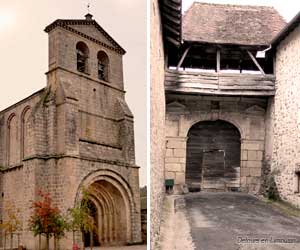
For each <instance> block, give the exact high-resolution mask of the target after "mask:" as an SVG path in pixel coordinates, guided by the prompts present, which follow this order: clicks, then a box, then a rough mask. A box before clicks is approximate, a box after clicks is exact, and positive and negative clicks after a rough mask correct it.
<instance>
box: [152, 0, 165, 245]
mask: <svg viewBox="0 0 300 250" xmlns="http://www.w3.org/2000/svg"><path fill="white" fill-rule="evenodd" d="M150 11H151V15H150V16H151V24H150V25H151V26H150V28H151V30H150V32H151V43H150V46H151V61H150V67H151V74H150V75H151V92H150V98H151V99H150V100H151V106H150V111H151V119H150V120H151V123H150V126H151V128H150V135H151V148H150V149H151V169H150V171H151V174H150V179H151V192H150V193H151V197H150V200H151V207H150V209H151V211H150V215H151V222H150V227H151V236H150V239H151V246H150V247H151V249H153V250H154V249H155V243H156V241H157V239H158V235H159V227H160V221H161V211H162V201H163V198H164V155H165V96H164V92H165V91H164V50H163V43H162V28H161V21H160V13H159V6H158V1H157V0H152V1H151V6H150Z"/></svg>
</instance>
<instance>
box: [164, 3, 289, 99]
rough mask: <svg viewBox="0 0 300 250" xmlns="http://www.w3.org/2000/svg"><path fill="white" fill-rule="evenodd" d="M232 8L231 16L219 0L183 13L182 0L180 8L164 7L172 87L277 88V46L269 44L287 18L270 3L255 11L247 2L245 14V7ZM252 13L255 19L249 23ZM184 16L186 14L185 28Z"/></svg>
mask: <svg viewBox="0 0 300 250" xmlns="http://www.w3.org/2000/svg"><path fill="white" fill-rule="evenodd" d="M163 2H165V3H169V4H170V3H172V4H175V2H177V1H175V0H164V1H163ZM179 6H180V5H179ZM228 8H230V13H231V14H230V18H229V17H228V15H227V16H224V10H223V9H218V6H217V5H214V4H200V3H194V5H193V6H192V7H191V8H190V9H189V10H188V11H187V12H185V13H184V15H183V18H182V19H181V18H179V17H180V13H181V12H180V10H181V7H178V6H177V9H176V10H177V11H175V9H173V11H166V10H165V11H162V19H163V32H164V34H165V35H164V37H165V39H164V46H165V50H166V52H167V53H166V54H167V58H166V64H167V65H166V66H167V68H168V69H167V70H166V77H165V79H166V81H165V88H166V92H184V93H198V94H217V95H246V96H251V95H253V96H272V95H274V94H275V77H274V75H273V74H274V63H273V58H274V51H273V50H272V47H271V46H270V45H269V44H270V41H271V38H272V37H273V35H274V34H273V33H274V32H276V31H277V29H280V28H281V26H282V23H283V22H284V21H283V20H281V19H280V17H278V15H274V13H273V9H270V8H265V9H264V8H263V9H261V10H259V11H255V12H254V11H253V9H249V11H247V9H245V8H244V9H243V16H241V14H240V13H241V11H240V9H238V8H235V7H234V6H229V7H228ZM164 9H165V8H163V10H164ZM228 11H229V10H228ZM216 17H218V18H216ZM248 19H249V20H251V23H252V25H248V24H249V22H248ZM266 19H268V20H266ZM179 20H182V21H181V22H182V25H181V26H182V30H181V32H179V30H178V27H180V24H178V22H179ZM175 21H177V22H175ZM262 22H266V24H265V25H262ZM243 23H244V25H243ZM233 26H236V27H233ZM176 28H177V29H176ZM232 30H234V31H235V32H234V33H233V32H232ZM178 41H181V42H180V43H178Z"/></svg>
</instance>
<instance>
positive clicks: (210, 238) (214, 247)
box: [185, 193, 300, 250]
mask: <svg viewBox="0 0 300 250" xmlns="http://www.w3.org/2000/svg"><path fill="white" fill-rule="evenodd" d="M185 202H186V213H187V217H188V220H189V223H190V226H191V234H192V239H193V242H194V245H195V249H197V250H236V249H239V250H241V249H242V250H250V249H251V250H252V249H253V250H260V249H261V250H262V249H264V250H290V249H293V250H299V249H300V219H299V218H295V217H289V216H287V215H284V214H283V213H281V212H279V211H277V210H275V209H273V207H271V206H270V205H268V204H266V203H264V202H262V201H260V200H258V199H256V198H255V197H253V196H250V195H246V194H241V193H194V194H188V195H186V196H185ZM239 237H241V238H239ZM239 239H240V240H241V239H243V241H244V243H243V244H238V241H239ZM274 239H279V240H281V239H283V240H285V241H286V240H288V239H297V240H299V243H298V244H291V243H281V244H279V243H276V244H274V242H273V243H271V242H272V240H274ZM258 240H259V242H260V243H257V241H258ZM246 241H247V242H248V243H245V242H246ZM249 242H251V244H250V243H249ZM265 242H267V244H266V243H265Z"/></svg>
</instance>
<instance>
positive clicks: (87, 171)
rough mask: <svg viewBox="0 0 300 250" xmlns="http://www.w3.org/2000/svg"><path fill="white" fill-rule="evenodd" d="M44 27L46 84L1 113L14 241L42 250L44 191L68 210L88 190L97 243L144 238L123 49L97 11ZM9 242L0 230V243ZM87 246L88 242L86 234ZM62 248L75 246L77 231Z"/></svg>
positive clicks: (3, 179) (0, 181)
mask: <svg viewBox="0 0 300 250" xmlns="http://www.w3.org/2000/svg"><path fill="white" fill-rule="evenodd" d="M45 31H46V32H47V33H48V35H49V70H48V72H47V86H46V87H45V88H44V89H42V90H40V91H38V92H36V93H34V94H33V95H31V96H30V97H28V98H26V99H24V100H22V101H20V102H18V103H16V104H14V105H12V106H10V107H9V108H7V109H5V110H3V111H1V112H0V166H1V168H0V194H1V195H0V219H1V221H5V220H6V219H7V216H8V214H7V211H6V209H5V206H6V204H8V203H10V204H13V207H14V208H15V210H16V213H17V215H18V217H19V218H20V219H21V224H22V230H21V232H20V235H19V237H14V246H16V245H17V243H16V241H18V243H19V244H20V245H23V246H25V247H26V249H38V238H34V236H33V234H32V232H30V231H29V230H28V220H29V218H30V215H31V208H30V207H31V202H32V201H33V200H36V199H37V197H38V191H39V190H42V191H43V192H48V193H49V194H50V195H51V197H52V198H53V202H54V204H55V205H56V206H57V207H58V208H59V209H60V210H61V211H62V212H66V211H67V210H68V209H69V208H72V207H73V206H74V204H75V203H76V202H77V201H80V199H81V189H82V188H88V189H89V190H90V192H91V198H90V201H89V202H90V207H91V210H92V211H93V217H94V218H95V221H96V228H97V229H96V230H95V233H94V236H95V237H94V238H95V240H94V243H95V244H96V245H98V246H109V245H125V244H130V243H137V242H141V224H140V191H139V167H138V166H136V164H135V152H134V130H133V115H132V113H131V112H130V110H129V108H128V106H127V104H126V102H125V97H124V96H125V91H124V86H123V65H122V56H123V55H124V54H125V50H124V49H123V48H122V47H121V46H120V45H119V44H118V43H117V42H116V41H115V40H114V39H113V38H112V37H111V36H110V35H109V34H108V33H106V32H105V31H104V30H103V28H102V27H101V26H100V25H99V24H98V23H97V22H96V21H95V20H94V19H93V18H92V15H91V14H87V15H86V18H85V19H76V20H61V19H59V20H56V21H55V22H53V23H52V24H50V25H49V26H47V27H46V29H45ZM77 241H78V243H81V241H82V239H81V238H80V237H79V238H78V239H77ZM3 244H4V234H3V232H0V248H1V247H3ZM7 244H8V243H7ZM84 244H85V245H86V246H88V245H89V244H90V242H89V237H88V235H85V237H84ZM60 246H61V249H72V234H70V235H69V234H67V236H66V238H64V239H62V240H61V243H60Z"/></svg>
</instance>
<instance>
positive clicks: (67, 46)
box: [45, 13, 126, 90]
mask: <svg viewBox="0 0 300 250" xmlns="http://www.w3.org/2000/svg"><path fill="white" fill-rule="evenodd" d="M45 31H46V32H47V33H48V34H49V67H48V72H47V75H48V84H52V85H55V84H56V80H57V79H58V78H57V77H59V75H60V74H59V72H64V73H63V74H64V75H65V74H66V73H69V74H71V75H72V76H73V77H74V76H78V77H81V78H82V77H83V78H85V79H89V80H91V81H96V82H99V81H100V82H104V83H105V84H107V85H110V86H112V87H114V88H117V89H120V90H123V65H122V57H123V55H124V54H125V53H126V52H125V50H124V49H123V48H122V47H121V46H120V45H119V44H118V43H117V42H116V41H115V40H114V39H113V38H112V37H111V36H110V35H109V34H108V33H107V32H106V31H105V30H104V29H103V28H102V27H101V26H100V25H99V24H98V23H97V22H96V21H95V20H94V19H93V15H92V14H90V13H88V14H86V15H85V18H84V19H58V20H56V21H54V22H53V23H51V24H50V25H48V26H47V27H46V28H45Z"/></svg>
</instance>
